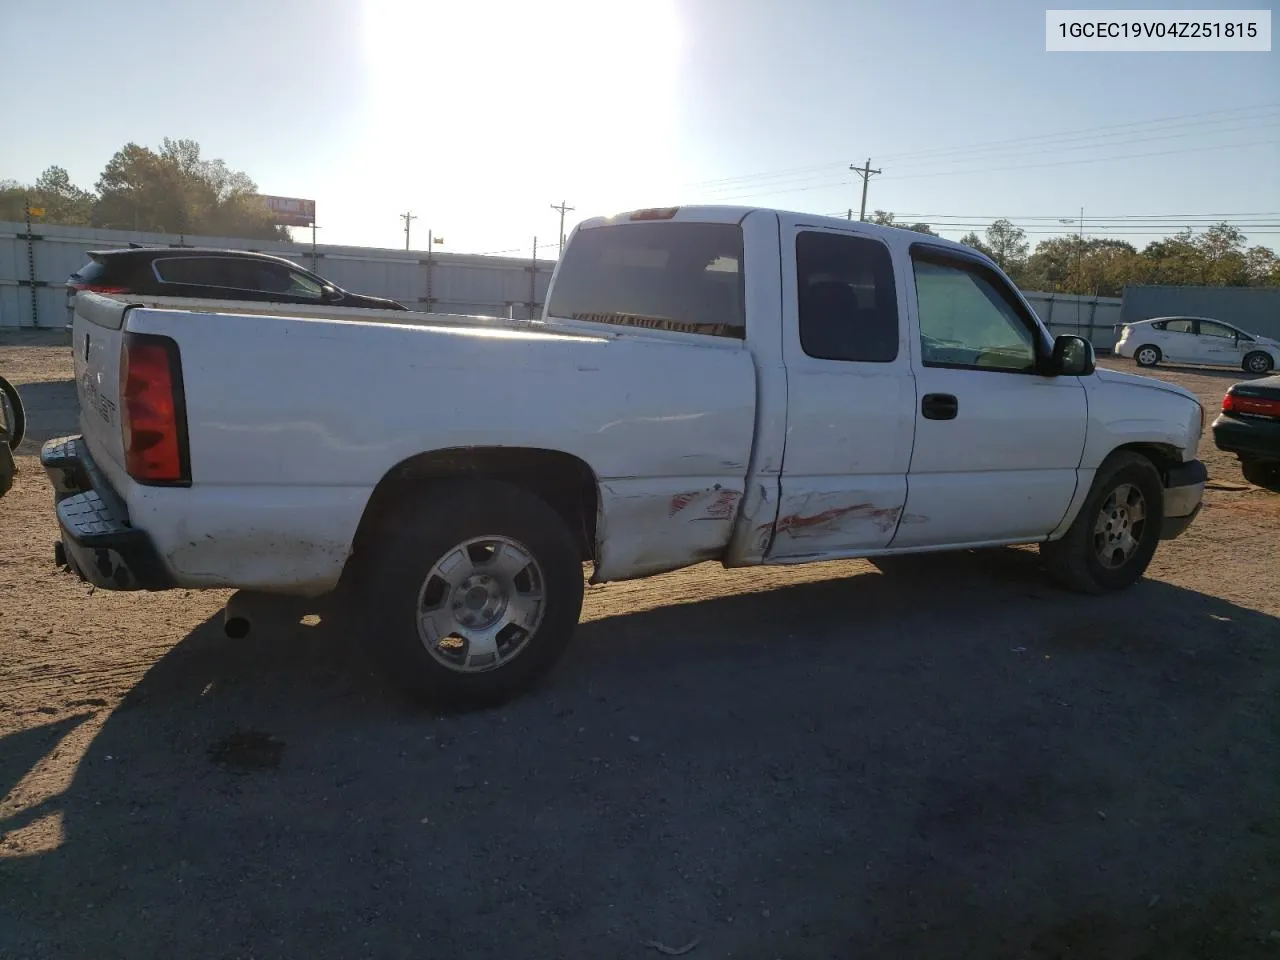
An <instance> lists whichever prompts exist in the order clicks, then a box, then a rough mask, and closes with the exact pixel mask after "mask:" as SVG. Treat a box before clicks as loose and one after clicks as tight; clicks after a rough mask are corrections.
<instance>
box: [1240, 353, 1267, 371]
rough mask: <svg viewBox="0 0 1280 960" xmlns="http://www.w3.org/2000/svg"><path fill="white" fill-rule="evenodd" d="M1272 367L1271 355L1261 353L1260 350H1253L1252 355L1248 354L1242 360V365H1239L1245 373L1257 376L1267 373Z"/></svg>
mask: <svg viewBox="0 0 1280 960" xmlns="http://www.w3.org/2000/svg"><path fill="white" fill-rule="evenodd" d="M1273 365H1274V361H1273V360H1272V359H1271V354H1269V353H1263V352H1262V351H1261V350H1255V351H1254V352H1253V353H1250V354H1248V355H1247V356H1246V357H1245V358H1244V363H1242V364H1241V366H1242V367H1244V372H1245V373H1257V374H1263V373H1267V372H1269V371H1270V370H1271V367H1272V366H1273Z"/></svg>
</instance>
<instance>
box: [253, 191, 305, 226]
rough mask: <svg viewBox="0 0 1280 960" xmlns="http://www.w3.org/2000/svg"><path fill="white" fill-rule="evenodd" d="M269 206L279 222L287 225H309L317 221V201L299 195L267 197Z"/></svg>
mask: <svg viewBox="0 0 1280 960" xmlns="http://www.w3.org/2000/svg"><path fill="white" fill-rule="evenodd" d="M262 199H263V200H265V201H267V206H268V207H269V208H270V210H271V216H272V218H273V219H274V220H275V222H276V223H277V224H279V225H280V226H285V227H309V226H311V225H312V224H313V223H315V222H316V202H315V201H314V200H300V199H298V198H297V197H267V196H264V197H263V198H262Z"/></svg>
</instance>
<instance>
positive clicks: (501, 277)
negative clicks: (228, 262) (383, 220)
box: [0, 222, 1121, 352]
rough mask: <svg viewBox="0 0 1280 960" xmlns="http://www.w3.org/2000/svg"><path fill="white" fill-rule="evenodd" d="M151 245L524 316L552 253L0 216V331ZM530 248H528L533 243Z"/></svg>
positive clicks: (50, 315) (1106, 340) (1095, 332)
mask: <svg viewBox="0 0 1280 960" xmlns="http://www.w3.org/2000/svg"><path fill="white" fill-rule="evenodd" d="M130 242H133V243H141V244H145V245H147V246H175V247H176V246H186V247H225V248H230V249H236V250H258V251H261V252H263V253H272V254H275V255H277V256H282V257H287V258H288V259H290V260H293V261H294V262H296V263H299V264H302V265H304V266H307V267H310V268H311V269H312V270H314V271H315V272H316V273H319V274H321V275H322V276H324V277H326V278H327V279H329V280H332V281H333V282H334V283H336V284H338V286H340V287H345V288H347V289H349V290H351V291H353V292H355V293H368V294H373V295H374V296H381V297H391V298H392V299H395V300H399V301H400V302H401V303H403V304H405V305H406V306H408V307H412V308H414V309H417V310H424V311H435V312H439V313H464V314H479V315H482V316H494V317H515V318H517V319H525V318H529V317H536V316H538V314H539V313H540V312H541V310H542V303H543V301H544V299H545V298H546V293H547V287H548V285H549V283H550V281H551V273H552V271H553V270H554V269H555V261H553V260H537V259H534V258H533V256H532V255H531V256H530V257H529V258H528V259H519V258H513V257H488V256H479V255H474V254H456V253H438V252H430V251H416V250H390V249H384V248H379V247H345V246H334V245H330V244H317V245H315V246H311V245H310V244H298V243H292V242H279V241H263V240H260V241H254V240H245V239H242V238H236V237H189V236H180V235H177V234H159V233H133V232H129V231H123V230H98V229H94V228H91V227H64V226H54V225H45V224H33V225H32V228H31V231H30V232H28V231H27V228H26V225H25V224H22V223H6V222H0V329H3V328H6V327H9V328H12V327H27V328H31V327H44V328H58V327H62V326H63V325H65V324H66V322H67V321H68V319H70V317H69V312H68V311H69V305H68V297H67V290H66V286H65V284H66V280H67V277H69V276H70V275H71V274H72V273H74V272H75V271H76V270H78V269H79V268H80V267H82V266H83V265H84V263H85V260H86V252H87V251H89V250H95V249H109V248H113V247H126V246H128V245H129V243H130ZM530 246H531V250H530V252H531V254H532V244H531V245H530ZM1025 296H1026V297H1027V300H1028V301H1029V302H1030V303H1031V306H1032V308H1033V309H1035V311H1036V313H1037V314H1039V316H1040V319H1041V320H1043V321H1044V322H1045V324H1046V326H1048V327H1049V329H1050V330H1051V331H1053V332H1054V333H1075V334H1078V335H1080V336H1083V337H1087V338H1088V339H1089V340H1090V341H1091V342H1092V343H1093V345H1094V348H1095V349H1097V350H1098V351H1099V352H1106V351H1109V350H1111V349H1112V347H1113V346H1114V345H1115V327H1116V325H1117V324H1118V323H1119V321H1120V312H1121V310H1120V308H1121V300H1120V298H1118V297H1079V296H1073V295H1070V294H1054V293H1039V292H1028V293H1026V294H1025Z"/></svg>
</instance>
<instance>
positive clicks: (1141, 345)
mask: <svg viewBox="0 0 1280 960" xmlns="http://www.w3.org/2000/svg"><path fill="white" fill-rule="evenodd" d="M1115 352H1116V356H1118V357H1127V358H1129V359H1131V360H1133V361H1134V362H1136V363H1137V364H1138V366H1140V367H1154V366H1155V365H1156V364H1157V363H1159V362H1160V361H1161V360H1168V361H1171V362H1173V363H1203V364H1209V365H1212V366H1221V367H1234V368H1236V369H1243V370H1244V371H1245V373H1256V374H1263V373H1268V372H1270V371H1271V370H1274V369H1275V368H1276V366H1277V365H1280V342H1277V341H1275V340H1272V339H1271V338H1270V337H1260V336H1258V335H1257V334H1256V333H1245V332H1244V331H1243V330H1240V329H1238V328H1237V327H1233V326H1231V324H1229V323H1223V322H1222V321H1221V320H1210V319H1208V318H1207V317H1156V318H1154V319H1151V320H1139V321H1137V322H1136V323H1126V324H1125V325H1124V326H1123V327H1121V328H1120V341H1119V342H1118V343H1117V344H1116V351H1115Z"/></svg>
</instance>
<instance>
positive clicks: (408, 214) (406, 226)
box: [400, 210, 418, 250]
mask: <svg viewBox="0 0 1280 960" xmlns="http://www.w3.org/2000/svg"><path fill="white" fill-rule="evenodd" d="M400 219H401V220H403V221H404V248H405V249H406V250H408V249H409V222H410V221H412V220H417V219H418V218H417V217H416V216H415V215H414V213H413V211H412V210H409V211H408V212H406V213H402V214H400Z"/></svg>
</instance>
